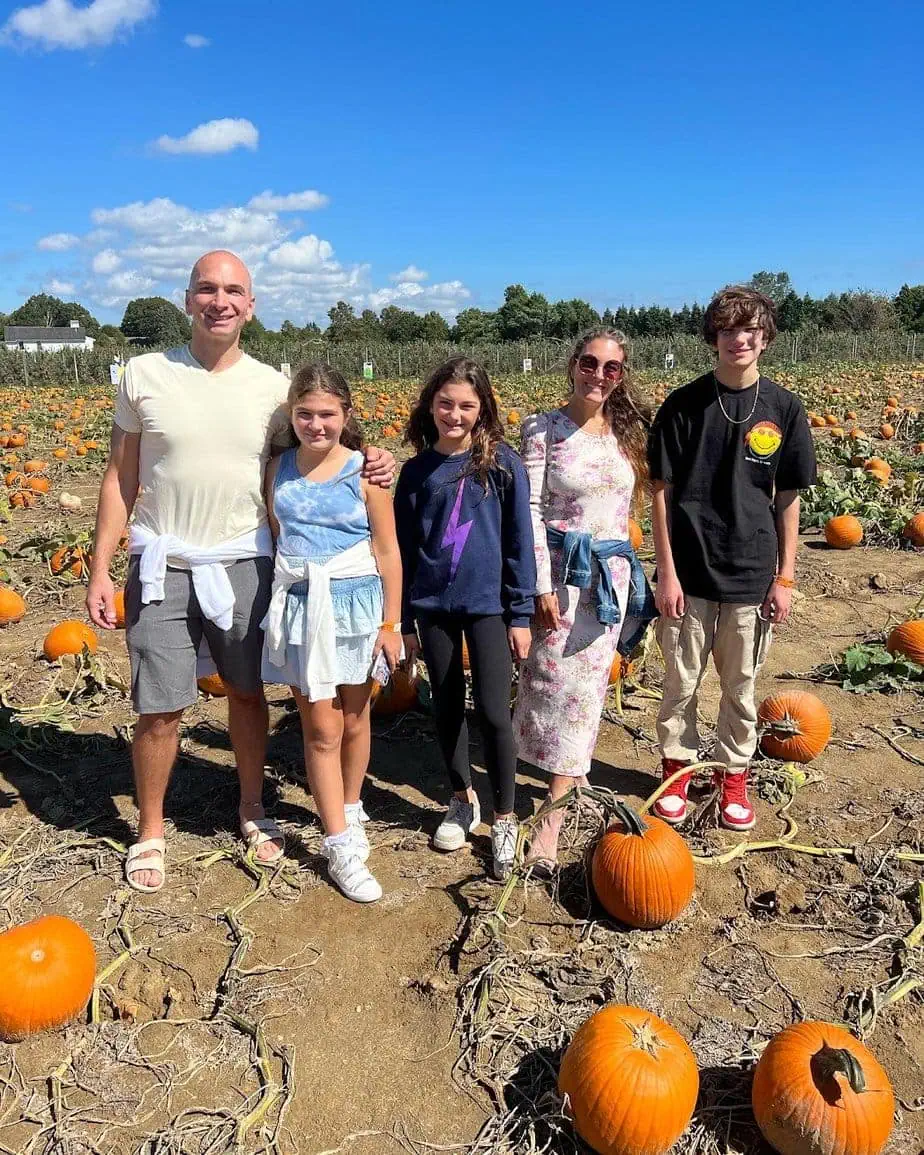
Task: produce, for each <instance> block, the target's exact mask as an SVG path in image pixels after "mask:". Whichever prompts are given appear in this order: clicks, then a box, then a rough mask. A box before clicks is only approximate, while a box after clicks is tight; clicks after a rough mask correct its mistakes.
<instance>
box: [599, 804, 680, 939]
mask: <svg viewBox="0 0 924 1155" xmlns="http://www.w3.org/2000/svg"><path fill="white" fill-rule="evenodd" d="M616 817H617V818H618V819H619V821H620V823H621V824H622V829H621V830H620V829H618V828H614V829H610V830H608V831H607V832H606V834H604V835H603V837H602V838H601V839H600V841H599V842H598V843H597V845H596V847H595V849H594V856H593V861H592V863H591V880H592V882H593V887H594V892H595V893H596V895H597V898H599V899H600V902H601V904H602V905H603V906H604V907H605V909H606V910H607V912H608V913H609V914H611V915H612V916H613V917H614V918H618V919H619V921H620V922H624V923H626V924H627V925H628V926H635V927H642V928H644V929H646V930H651V929H654V928H655V927H659V926H664V924H665V923H667V922H670V921H671V920H672V919H675V918H676V917H677V916H678V915H679V914H681V913H682V912H683V911H684V910H686V908H687V906H688V904H689V902H690V899H691V898H692V897H693V888H694V886H695V884H696V875H695V872H694V870H693V858H692V856H691V855H690V850H689V848H688V846H687V844H686V842H685V841H684V840H683V839H682V838H681V837H680V835H679V834H678V833H677V831H676V830H673V829H672V828H671V827H670V826H668V824H667V823H666V822H662V821H661V819H660V818H655V817H654V816H649V815H647V814H646V815H639V814H636V813H635V811H633V810H630V809H629V807H628V806H626V805H625V804H624V803H619V804H618V805H617V808H616Z"/></svg>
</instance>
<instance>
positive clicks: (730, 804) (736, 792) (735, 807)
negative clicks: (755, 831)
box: [714, 770, 757, 830]
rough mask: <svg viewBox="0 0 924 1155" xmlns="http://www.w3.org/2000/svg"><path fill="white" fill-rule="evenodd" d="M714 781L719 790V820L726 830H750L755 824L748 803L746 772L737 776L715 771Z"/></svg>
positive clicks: (752, 810) (755, 820) (743, 771)
mask: <svg viewBox="0 0 924 1155" xmlns="http://www.w3.org/2000/svg"><path fill="white" fill-rule="evenodd" d="M714 781H715V785H716V788H717V789H718V790H720V791H721V792H722V793H721V797H720V799H719V819H720V821H721V823H722V825H723V826H724V827H725V828H726V830H750V829H751V828H752V827H753V826H754V825H755V824H756V822H757V817H756V816H755V814H754V807H753V806H752V805H751V804H750V802H749V801H748V772H747V770H742V771H739V773H737V774H731V773H723V772H722V771H721V770H716V772H715V776H714Z"/></svg>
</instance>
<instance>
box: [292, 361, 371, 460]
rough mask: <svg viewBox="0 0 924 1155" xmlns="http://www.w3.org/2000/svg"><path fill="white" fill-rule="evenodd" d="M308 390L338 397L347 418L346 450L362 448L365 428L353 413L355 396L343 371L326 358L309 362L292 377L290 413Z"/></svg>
mask: <svg viewBox="0 0 924 1155" xmlns="http://www.w3.org/2000/svg"><path fill="white" fill-rule="evenodd" d="M309 393H329V394H330V395H331V397H336V398H337V400H338V401H339V402H340V404H341V405H342V406H343V412H344V416H345V417H346V421H344V423H343V429H342V430H341V433H340V444H341V445H343V446H345V447H346V448H347V449H362V447H363V445H364V444H365V441H364V439H363V431H362V429H361V428H360V424H359V422H358V421H357V420H356V418H355V417H354V416H353V398H352V396H351V394H350V386H349V385H348V384H347V380H346V378H345V377H344V376H343V374H342V373H338V372H337V370H336V369H333V368H331V366H330V365H325V364H324V363H323V361H309V363H308V364H307V365H302V367H301V369H299V371H298V372H297V373H296V374H295V376H294V377H293V378H292V384H291V385H290V386H289V396H288V404H289V412H290V413H291V412H292V410H293V409H294V408H295V406H296V405H297V404H298V403H299V401H301V399H302V398H303V397H307V396H308V394H309ZM297 443H298V442H297V439H296V444H297Z"/></svg>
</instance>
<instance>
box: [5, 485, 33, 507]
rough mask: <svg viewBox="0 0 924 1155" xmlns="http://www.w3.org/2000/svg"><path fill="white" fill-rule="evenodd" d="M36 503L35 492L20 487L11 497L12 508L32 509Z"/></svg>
mask: <svg viewBox="0 0 924 1155" xmlns="http://www.w3.org/2000/svg"><path fill="white" fill-rule="evenodd" d="M33 505H35V494H34V493H32V492H31V490H22V489H18V490H17V491H16V492H15V493H14V494H13V496H12V497H11V498H10V507H11V508H12V509H31V508H32V506H33Z"/></svg>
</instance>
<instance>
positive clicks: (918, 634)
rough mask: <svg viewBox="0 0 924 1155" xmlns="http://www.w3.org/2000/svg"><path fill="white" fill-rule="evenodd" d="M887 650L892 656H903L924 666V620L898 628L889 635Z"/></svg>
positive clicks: (904, 623) (905, 623)
mask: <svg viewBox="0 0 924 1155" xmlns="http://www.w3.org/2000/svg"><path fill="white" fill-rule="evenodd" d="M886 649H887V650H888V651H889V653H890V654H903V655H904V656H905V657H906V658H908V659H909V661H912V662H916V663H917V664H918V665H919V666H924V620H915V621H910V622H902V624H901V625H900V626H896V627H895V629H893V630H892V632H891V633H890V634H889V640H888V642H887V643H886Z"/></svg>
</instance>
